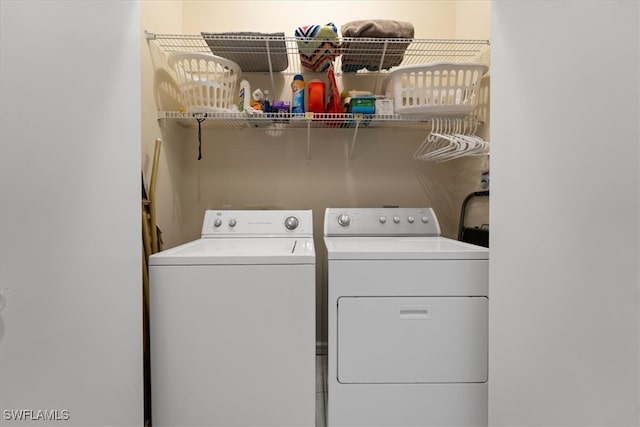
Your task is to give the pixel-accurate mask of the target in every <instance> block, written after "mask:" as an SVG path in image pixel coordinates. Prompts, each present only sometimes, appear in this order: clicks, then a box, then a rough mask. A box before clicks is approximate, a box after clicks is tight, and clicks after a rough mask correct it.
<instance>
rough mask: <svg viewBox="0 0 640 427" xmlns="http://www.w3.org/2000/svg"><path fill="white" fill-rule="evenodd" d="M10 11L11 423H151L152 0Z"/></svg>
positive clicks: (6, 28) (6, 214) (5, 234)
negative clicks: (147, 248) (146, 220)
mask: <svg viewBox="0 0 640 427" xmlns="http://www.w3.org/2000/svg"><path fill="white" fill-rule="evenodd" d="M0 15H1V19H2V20H1V25H0V27H1V36H0V42H1V48H0V52H1V59H0V66H1V72H0V85H1V86H0V87H1V89H0V92H1V93H2V96H0V105H1V129H0V149H1V155H0V177H1V179H0V198H1V199H0V236H2V237H1V238H0V293H1V295H2V299H3V301H2V302H1V303H0V306H3V308H0V309H2V311H1V312H0V361H1V363H0V417H1V418H0V424H1V425H3V426H11V425H21V426H22V425H52V424H55V425H75V426H110V427H112V426H134V425H135V426H141V425H142V424H143V395H142V368H143V365H142V298H141V297H142V288H141V286H142V285H141V267H140V266H141V243H140V240H141V239H140V236H141V232H140V74H139V73H140V44H139V36H140V35H139V32H140V15H139V10H138V4H137V2H129V1H128V2H76V1H56V2H48V1H40V2H27V1H25V2H19V1H4V0H3V1H2V2H0ZM5 410H7V411H11V410H32V411H34V412H33V413H32V414H31V415H30V416H29V415H27V416H28V417H29V418H33V417H37V416H38V413H37V411H38V410H49V411H51V410H58V411H64V410H66V411H69V412H68V416H69V420H67V421H66V422H65V421H56V422H43V421H42V420H39V421H33V422H18V421H15V420H11V419H9V418H11V416H10V415H9V414H8V413H5V412H4V411H5ZM23 414H24V413H23ZM58 416H59V417H65V416H64V413H63V412H59V413H58Z"/></svg>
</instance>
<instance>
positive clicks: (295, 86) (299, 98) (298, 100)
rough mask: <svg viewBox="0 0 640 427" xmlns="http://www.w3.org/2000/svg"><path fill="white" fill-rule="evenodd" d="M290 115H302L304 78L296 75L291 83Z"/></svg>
mask: <svg viewBox="0 0 640 427" xmlns="http://www.w3.org/2000/svg"><path fill="white" fill-rule="evenodd" d="M291 113H292V114H304V77H303V76H302V74H296V75H295V76H294V77H293V82H291Z"/></svg>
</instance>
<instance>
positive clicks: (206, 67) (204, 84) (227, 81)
mask: <svg viewBox="0 0 640 427" xmlns="http://www.w3.org/2000/svg"><path fill="white" fill-rule="evenodd" d="M167 63H168V64H169V66H170V67H171V68H173V70H174V71H175V73H176V77H177V79H178V87H179V88H180V95H181V96H182V102H183V103H184V107H185V109H186V110H187V111H190V112H194V113H204V112H229V111H233V110H232V106H234V105H235V102H234V101H235V96H236V92H237V91H236V87H237V84H238V78H239V75H240V72H241V70H240V67H239V66H238V64H236V63H235V62H233V61H230V60H228V59H226V58H222V57H219V56H215V55H211V54H205V53H196V52H173V53H171V54H169V56H168V57H167Z"/></svg>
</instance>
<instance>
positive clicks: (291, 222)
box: [284, 216, 300, 230]
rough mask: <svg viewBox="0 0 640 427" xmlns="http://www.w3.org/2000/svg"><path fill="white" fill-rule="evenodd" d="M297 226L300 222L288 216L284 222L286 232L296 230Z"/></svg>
mask: <svg viewBox="0 0 640 427" xmlns="http://www.w3.org/2000/svg"><path fill="white" fill-rule="evenodd" d="M299 224H300V222H299V221H298V218H296V217H295V216H289V217H287V219H285V220H284V226H285V227H287V230H295V229H296V228H298V225H299Z"/></svg>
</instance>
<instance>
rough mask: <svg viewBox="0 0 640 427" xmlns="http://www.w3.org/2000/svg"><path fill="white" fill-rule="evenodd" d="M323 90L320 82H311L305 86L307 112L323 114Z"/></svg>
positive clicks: (323, 86)
mask: <svg viewBox="0 0 640 427" xmlns="http://www.w3.org/2000/svg"><path fill="white" fill-rule="evenodd" d="M324 88H325V84H324V82H323V81H322V80H311V81H310V82H309V84H308V85H307V111H311V112H313V113H324V112H325V107H324V104H325V103H324Z"/></svg>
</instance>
